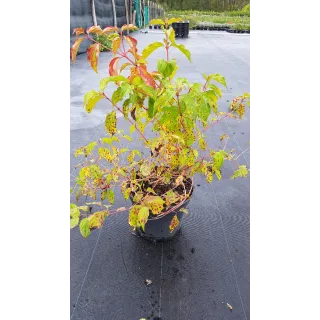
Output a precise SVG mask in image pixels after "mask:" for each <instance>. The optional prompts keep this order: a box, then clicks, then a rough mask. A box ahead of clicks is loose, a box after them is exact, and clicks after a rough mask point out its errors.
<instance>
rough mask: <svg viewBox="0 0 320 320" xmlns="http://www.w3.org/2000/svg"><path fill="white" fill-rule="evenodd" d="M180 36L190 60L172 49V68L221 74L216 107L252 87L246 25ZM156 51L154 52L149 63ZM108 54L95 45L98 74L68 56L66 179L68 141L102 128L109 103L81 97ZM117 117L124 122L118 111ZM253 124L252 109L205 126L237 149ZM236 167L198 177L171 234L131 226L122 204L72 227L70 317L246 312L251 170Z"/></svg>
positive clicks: (82, 59)
mask: <svg viewBox="0 0 320 320" xmlns="http://www.w3.org/2000/svg"><path fill="white" fill-rule="evenodd" d="M135 36H136V38H137V39H138V41H139V42H140V45H141V47H144V46H145V45H146V44H148V43H150V42H151V41H159V40H160V39H161V38H162V35H161V34H159V33H158V32H156V31H154V32H149V33H148V34H142V33H136V35H135ZM178 42H181V43H184V44H185V45H186V46H187V48H188V49H189V50H190V51H191V54H192V60H193V64H190V63H189V62H188V60H186V59H185V58H184V57H183V56H182V55H181V54H180V53H177V55H176V57H177V59H178V62H179V63H180V69H179V72H178V75H180V76H187V77H188V78H189V80H190V81H203V80H202V77H201V73H203V72H205V73H221V74H222V75H224V76H225V77H226V79H227V83H228V89H227V90H224V97H223V99H222V101H221V103H220V109H221V110H226V108H227V105H228V102H227V101H228V100H231V99H232V98H233V97H234V96H236V95H239V94H242V93H243V92H246V91H247V92H249V91H250V87H249V86H250V72H249V68H250V60H249V59H250V53H249V47H250V35H245V34H230V33H224V32H210V31H198V32H196V31H194V32H190V35H189V38H188V39H180V40H178ZM160 56H162V55H161V53H159V54H157V53H156V54H154V55H152V56H151V57H152V58H151V62H150V63H151V64H152V65H154V68H156V60H157V58H158V57H160ZM111 58H112V55H111V54H110V53H102V54H101V58H100V60H101V62H100V67H99V70H100V75H99V76H97V75H96V74H95V73H94V72H93V71H92V70H91V68H90V67H89V66H88V63H87V61H86V56H85V55H80V56H78V60H77V64H76V65H75V66H71V153H70V166H71V168H70V170H71V185H72V184H73V179H74V175H75V174H76V171H75V169H74V168H73V167H74V165H75V164H76V163H77V161H78V160H77V159H74V157H73V153H74V151H75V150H76V149H77V148H78V147H80V146H82V145H85V144H87V143H88V142H90V141H92V140H94V139H95V138H98V137H101V136H104V128H103V121H104V117H105V114H106V112H107V111H108V110H109V109H111V106H110V104H108V103H107V102H106V101H100V102H99V103H98V105H97V108H96V109H95V110H94V111H93V112H92V113H91V114H89V115H88V114H86V113H85V112H84V111H83V108H82V101H83V95H84V94H85V93H86V92H87V91H89V90H92V89H98V88H99V79H100V78H102V77H104V76H106V75H107V65H108V62H109V61H110V59H111ZM119 125H120V126H122V128H124V129H125V130H128V126H127V125H126V123H125V122H124V120H123V119H122V120H120V121H119ZM249 127H250V112H248V113H247V114H246V116H245V118H244V119H243V120H242V121H241V122H236V121H234V120H228V121H223V122H221V126H219V127H218V126H217V127H215V128H214V130H211V131H210V132H208V134H207V135H208V137H209V141H211V142H215V141H217V140H218V137H219V135H220V134H222V133H228V134H229V135H231V136H232V139H230V140H231V141H230V143H229V146H230V148H235V149H236V150H237V152H238V153H240V152H241V151H243V150H245V149H246V148H247V147H248V141H249V140H250V128H249ZM209 143H210V142H209ZM249 161H250V154H249V152H246V153H245V154H244V157H243V158H242V159H241V163H243V164H248V165H249ZM233 169H234V166H233V164H227V166H226V167H225V168H224V170H223V179H222V180H221V181H220V182H216V181H214V182H213V183H212V184H207V183H206V182H205V181H204V180H203V179H202V178H197V179H196V180H195V183H196V185H197V187H196V190H195V192H194V196H193V198H192V200H191V201H190V204H189V206H188V209H189V212H190V214H189V215H188V216H186V217H185V218H184V220H183V225H182V231H181V233H180V234H179V235H178V236H177V237H176V238H175V239H173V240H172V241H170V242H167V243H163V244H161V243H160V244H151V243H149V242H146V241H145V240H143V239H140V238H138V237H135V236H133V235H132V234H131V233H130V228H129V226H128V224H127V215H126V214H119V215H116V216H113V217H111V218H108V219H107V221H106V223H105V225H104V226H103V228H101V229H100V230H97V231H95V232H93V233H92V235H91V236H90V237H89V238H88V239H82V237H81V236H80V234H79V230H78V229H75V230H71V252H70V254H71V298H70V299H71V301H70V302H71V306H70V313H71V318H72V319H74V320H127V319H128V320H139V319H140V318H146V319H158V320H159V318H160V319H162V320H212V319H214V320H215V319H217V320H222V319H225V320H248V319H250V296H249V289H250V288H249V274H250V248H249V241H250V239H249V238H250V234H249V233H250V226H249V211H250V203H249V202H250V201H249V197H250V190H249V189H250V180H249V179H244V180H235V181H231V180H229V177H230V175H231V174H232V170H233ZM71 201H74V195H71ZM117 204H119V205H120V206H121V205H125V201H124V200H121V198H120V199H119V201H118V202H117ZM145 279H150V280H152V285H151V286H150V287H147V286H145V284H144V280H145ZM226 303H229V304H230V305H231V306H232V307H233V309H232V311H230V310H229V309H228V308H227V306H226Z"/></svg>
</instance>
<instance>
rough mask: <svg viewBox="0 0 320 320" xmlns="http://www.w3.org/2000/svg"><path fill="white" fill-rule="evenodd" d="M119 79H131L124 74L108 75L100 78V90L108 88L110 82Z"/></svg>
mask: <svg viewBox="0 0 320 320" xmlns="http://www.w3.org/2000/svg"><path fill="white" fill-rule="evenodd" d="M118 81H123V82H129V80H128V79H127V78H125V77H124V76H122V75H119V76H110V77H106V78H103V79H101V80H100V90H101V91H104V89H105V88H106V86H107V84H108V83H109V82H118Z"/></svg>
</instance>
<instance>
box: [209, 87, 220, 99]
mask: <svg viewBox="0 0 320 320" xmlns="http://www.w3.org/2000/svg"><path fill="white" fill-rule="evenodd" d="M208 87H209V88H210V89H212V90H213V92H214V93H215V95H216V96H217V97H219V98H221V97H222V91H221V89H220V88H218V87H217V86H216V85H214V84H210V85H209V86H208Z"/></svg>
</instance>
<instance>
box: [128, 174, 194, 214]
mask: <svg viewBox="0 0 320 320" xmlns="http://www.w3.org/2000/svg"><path fill="white" fill-rule="evenodd" d="M189 178H190V179H191V189H190V192H189V194H188V198H186V199H184V200H183V201H180V202H179V203H177V204H175V205H174V206H171V207H169V208H168V210H167V211H166V212H164V213H160V214H158V215H156V216H153V217H152V216H149V217H148V220H157V219H160V218H162V217H164V216H166V215H167V214H169V213H171V212H172V211H174V210H175V209H177V208H179V207H181V206H182V205H183V204H184V203H186V202H188V201H190V198H191V196H192V194H193V191H194V181H193V177H189ZM130 199H131V196H130ZM131 201H132V199H131Z"/></svg>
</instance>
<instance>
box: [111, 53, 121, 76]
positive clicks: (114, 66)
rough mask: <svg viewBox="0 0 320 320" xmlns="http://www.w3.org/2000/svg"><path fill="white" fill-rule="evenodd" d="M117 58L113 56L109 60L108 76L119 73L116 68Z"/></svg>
mask: <svg viewBox="0 0 320 320" xmlns="http://www.w3.org/2000/svg"><path fill="white" fill-rule="evenodd" d="M119 60H120V58H119V57H115V58H113V59H112V60H111V61H110V64H109V75H110V76H117V75H119V72H118V70H117V66H118V62H119Z"/></svg>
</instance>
